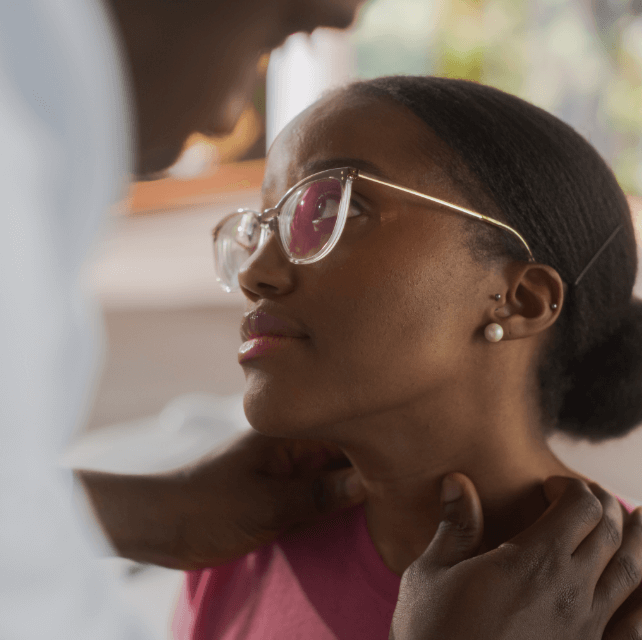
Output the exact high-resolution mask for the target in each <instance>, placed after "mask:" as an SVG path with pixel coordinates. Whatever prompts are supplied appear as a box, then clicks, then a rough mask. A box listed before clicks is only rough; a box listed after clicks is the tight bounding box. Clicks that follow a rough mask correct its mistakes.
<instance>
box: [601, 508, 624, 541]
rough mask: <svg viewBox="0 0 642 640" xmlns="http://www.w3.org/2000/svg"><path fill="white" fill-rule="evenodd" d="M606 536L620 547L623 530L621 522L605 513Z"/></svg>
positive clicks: (604, 528) (603, 519)
mask: <svg viewBox="0 0 642 640" xmlns="http://www.w3.org/2000/svg"><path fill="white" fill-rule="evenodd" d="M602 525H603V530H604V537H605V538H606V540H607V541H608V542H610V543H611V544H612V545H613V546H615V547H619V546H620V544H621V542H622V530H621V528H620V526H619V524H618V523H617V522H616V521H615V519H614V518H612V517H611V516H607V515H605V516H604V518H602Z"/></svg>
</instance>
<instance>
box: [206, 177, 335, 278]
mask: <svg viewBox="0 0 642 640" xmlns="http://www.w3.org/2000/svg"><path fill="white" fill-rule="evenodd" d="M342 194H343V187H342V185H341V182H340V181H339V180H337V179H336V178H325V179H321V180H315V181H314V182H310V183H308V184H304V185H302V186H301V187H300V188H299V189H297V190H296V191H295V192H294V193H292V194H291V195H290V197H289V198H288V199H287V200H286V201H285V203H284V204H283V206H282V207H281V211H280V214H279V221H278V224H279V234H280V236H281V244H282V246H283V248H284V249H285V251H286V253H287V254H288V255H289V257H290V258H294V259H304V258H306V259H309V258H312V257H314V256H315V255H317V254H318V253H319V252H321V251H322V250H323V248H324V247H325V246H326V245H327V244H328V241H329V240H330V237H331V236H332V232H333V231H334V228H335V226H336V223H337V215H338V212H339V208H340V204H341V197H342ZM264 237H266V234H264ZM262 243H263V241H262V239H261V229H260V224H259V221H258V217H257V214H256V213H254V212H253V211H246V212H239V213H238V214H236V215H233V216H230V217H229V218H228V219H226V220H225V221H224V222H223V224H222V226H221V227H220V228H219V230H218V233H217V236H216V242H215V246H214V252H215V262H216V271H217V276H218V280H219V282H220V283H221V286H222V287H223V288H224V289H225V290H226V291H238V289H239V285H238V274H239V271H240V269H241V267H242V266H243V263H245V262H246V261H247V260H248V258H250V256H251V255H252V254H253V253H254V252H255V251H256V250H257V249H258V248H259V246H260V245H261V244H262Z"/></svg>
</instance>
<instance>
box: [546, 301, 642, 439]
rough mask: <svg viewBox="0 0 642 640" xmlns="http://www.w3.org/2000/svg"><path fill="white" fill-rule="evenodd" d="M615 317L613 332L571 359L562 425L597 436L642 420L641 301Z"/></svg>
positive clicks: (610, 434)
mask: <svg viewBox="0 0 642 640" xmlns="http://www.w3.org/2000/svg"><path fill="white" fill-rule="evenodd" d="M615 322H617V327H616V329H615V331H614V332H613V333H611V334H609V335H608V336H607V337H606V339H605V340H604V341H603V342H601V343H599V344H597V345H596V346H594V347H593V348H592V349H590V350H589V351H588V352H587V353H586V354H585V355H583V356H582V357H581V358H579V359H575V360H573V361H572V362H571V363H570V364H569V367H568V369H567V375H568V376H569V377H570V378H571V381H572V386H571V388H570V389H569V391H568V392H567V394H566V396H565V397H564V401H563V404H562V407H561V410H560V412H559V423H558V425H557V428H558V429H559V430H560V431H563V432H565V433H568V434H572V435H575V436H581V437H583V438H587V439H589V440H591V441H593V442H597V441H600V440H606V439H608V438H614V437H618V436H623V435H625V434H627V433H628V432H629V431H631V430H632V429H633V428H634V427H636V426H638V425H639V424H640V423H642V301H640V300H637V299H634V300H632V301H631V303H630V304H629V306H628V307H626V308H625V310H624V312H623V313H621V314H620V315H619V317H618V319H617V320H615Z"/></svg>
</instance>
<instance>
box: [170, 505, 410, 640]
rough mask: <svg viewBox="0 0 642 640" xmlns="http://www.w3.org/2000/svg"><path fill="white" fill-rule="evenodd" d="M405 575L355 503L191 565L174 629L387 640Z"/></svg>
mask: <svg viewBox="0 0 642 640" xmlns="http://www.w3.org/2000/svg"><path fill="white" fill-rule="evenodd" d="M400 582H401V578H400V577H399V576H398V575H396V574H395V573H393V572H392V571H391V570H390V569H388V567H387V566H386V565H385V564H384V562H383V560H382V559H381V557H380V556H379V554H378V553H377V550H376V549H375V546H374V544H373V542H372V540H371V538H370V535H369V533H368V529H367V526H366V516H365V511H364V509H363V507H355V508H354V509H350V510H348V511H346V512H344V513H343V514H341V515H340V516H339V517H338V518H336V519H333V520H331V521H330V522H328V523H325V524H323V525H322V526H318V527H316V528H314V529H306V530H305V532H300V533H297V534H291V535H289V536H282V537H281V538H280V539H279V540H278V542H275V543H273V544H270V545H267V546H265V547H263V548H261V549H259V550H257V551H254V552H252V553H250V554H249V555H247V556H245V557H244V558H241V559H240V560H236V561H234V562H229V563H227V564H225V565H222V566H219V567H216V568H212V569H201V570H198V571H189V572H188V573H187V580H186V582H185V584H184V586H183V589H182V592H181V594H180V599H179V602H178V605H177V608H176V613H175V615H174V621H173V631H174V637H175V638H176V640H277V639H278V640H337V639H339V640H343V639H344V638H345V639H346V640H348V639H349V640H359V639H361V638H363V640H378V639H381V640H387V638H388V634H389V632H390V624H391V622H392V615H393V613H394V610H395V606H396V604H397V596H398V594H399V585H400Z"/></svg>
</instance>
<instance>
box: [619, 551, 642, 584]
mask: <svg viewBox="0 0 642 640" xmlns="http://www.w3.org/2000/svg"><path fill="white" fill-rule="evenodd" d="M616 562H617V568H618V577H619V580H620V582H621V584H622V586H623V587H625V588H626V589H630V590H633V589H635V588H636V587H637V586H639V584H640V582H641V581H642V572H641V571H640V567H639V566H638V563H637V562H635V560H634V559H633V558H632V557H631V556H630V555H628V554H619V555H617V556H616Z"/></svg>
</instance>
